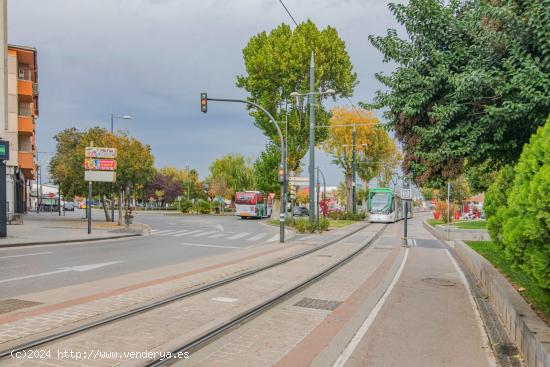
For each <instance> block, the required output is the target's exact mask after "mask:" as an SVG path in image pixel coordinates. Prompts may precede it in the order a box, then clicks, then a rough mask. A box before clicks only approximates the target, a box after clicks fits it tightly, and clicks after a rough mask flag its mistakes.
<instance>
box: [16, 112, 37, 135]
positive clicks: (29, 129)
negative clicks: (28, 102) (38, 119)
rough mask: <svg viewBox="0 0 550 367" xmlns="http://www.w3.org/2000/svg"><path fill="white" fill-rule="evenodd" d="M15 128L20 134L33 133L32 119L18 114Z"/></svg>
mask: <svg viewBox="0 0 550 367" xmlns="http://www.w3.org/2000/svg"><path fill="white" fill-rule="evenodd" d="M17 130H18V131H19V134H21V135H33V134H34V120H33V118H32V117H30V116H19V118H18V120H17Z"/></svg>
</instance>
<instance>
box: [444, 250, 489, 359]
mask: <svg viewBox="0 0 550 367" xmlns="http://www.w3.org/2000/svg"><path fill="white" fill-rule="evenodd" d="M445 252H446V253H447V256H449V259H451V262H452V263H453V266H454V267H455V270H456V271H457V273H458V274H459V275H460V279H461V280H462V283H464V287H465V288H466V293H468V299H469V300H470V305H471V306H472V308H473V310H474V314H475V318H476V321H477V326H478V327H479V331H480V333H481V340H482V341H483V347H484V348H483V349H485V352H486V353H487V361H488V362H489V366H490V367H496V366H497V362H496V358H495V355H494V354H493V349H492V348H491V347H490V344H489V337H488V336H487V332H486V331H485V326H484V325H483V320H482V319H481V315H480V314H479V310H478V309H477V305H476V302H475V301H474V297H473V296H472V292H471V291H470V287H469V286H468V281H467V280H466V276H465V275H464V272H463V271H462V269H460V267H459V266H458V264H457V263H456V260H455V259H454V257H453V255H451V252H450V251H449V250H445Z"/></svg>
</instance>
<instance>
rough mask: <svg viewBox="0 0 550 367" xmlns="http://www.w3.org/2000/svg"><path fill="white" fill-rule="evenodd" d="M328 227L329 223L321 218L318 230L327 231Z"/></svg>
mask: <svg viewBox="0 0 550 367" xmlns="http://www.w3.org/2000/svg"><path fill="white" fill-rule="evenodd" d="M329 225H330V222H329V221H328V219H327V218H324V217H323V218H321V219H319V228H321V231H327V230H328V227H329Z"/></svg>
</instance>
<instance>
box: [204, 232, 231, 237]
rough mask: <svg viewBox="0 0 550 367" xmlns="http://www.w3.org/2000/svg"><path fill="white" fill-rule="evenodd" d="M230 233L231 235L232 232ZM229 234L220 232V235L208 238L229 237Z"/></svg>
mask: <svg viewBox="0 0 550 367" xmlns="http://www.w3.org/2000/svg"><path fill="white" fill-rule="evenodd" d="M231 233H233V232H231ZM231 233H227V232H222V233H218V234H214V235H212V236H208V238H220V237H223V236H229V235H230V234H231Z"/></svg>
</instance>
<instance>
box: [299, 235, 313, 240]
mask: <svg viewBox="0 0 550 367" xmlns="http://www.w3.org/2000/svg"><path fill="white" fill-rule="evenodd" d="M311 237H313V236H311V235H310V236H305V237H302V238H298V241H306V240H309V239H310V238H311Z"/></svg>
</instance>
